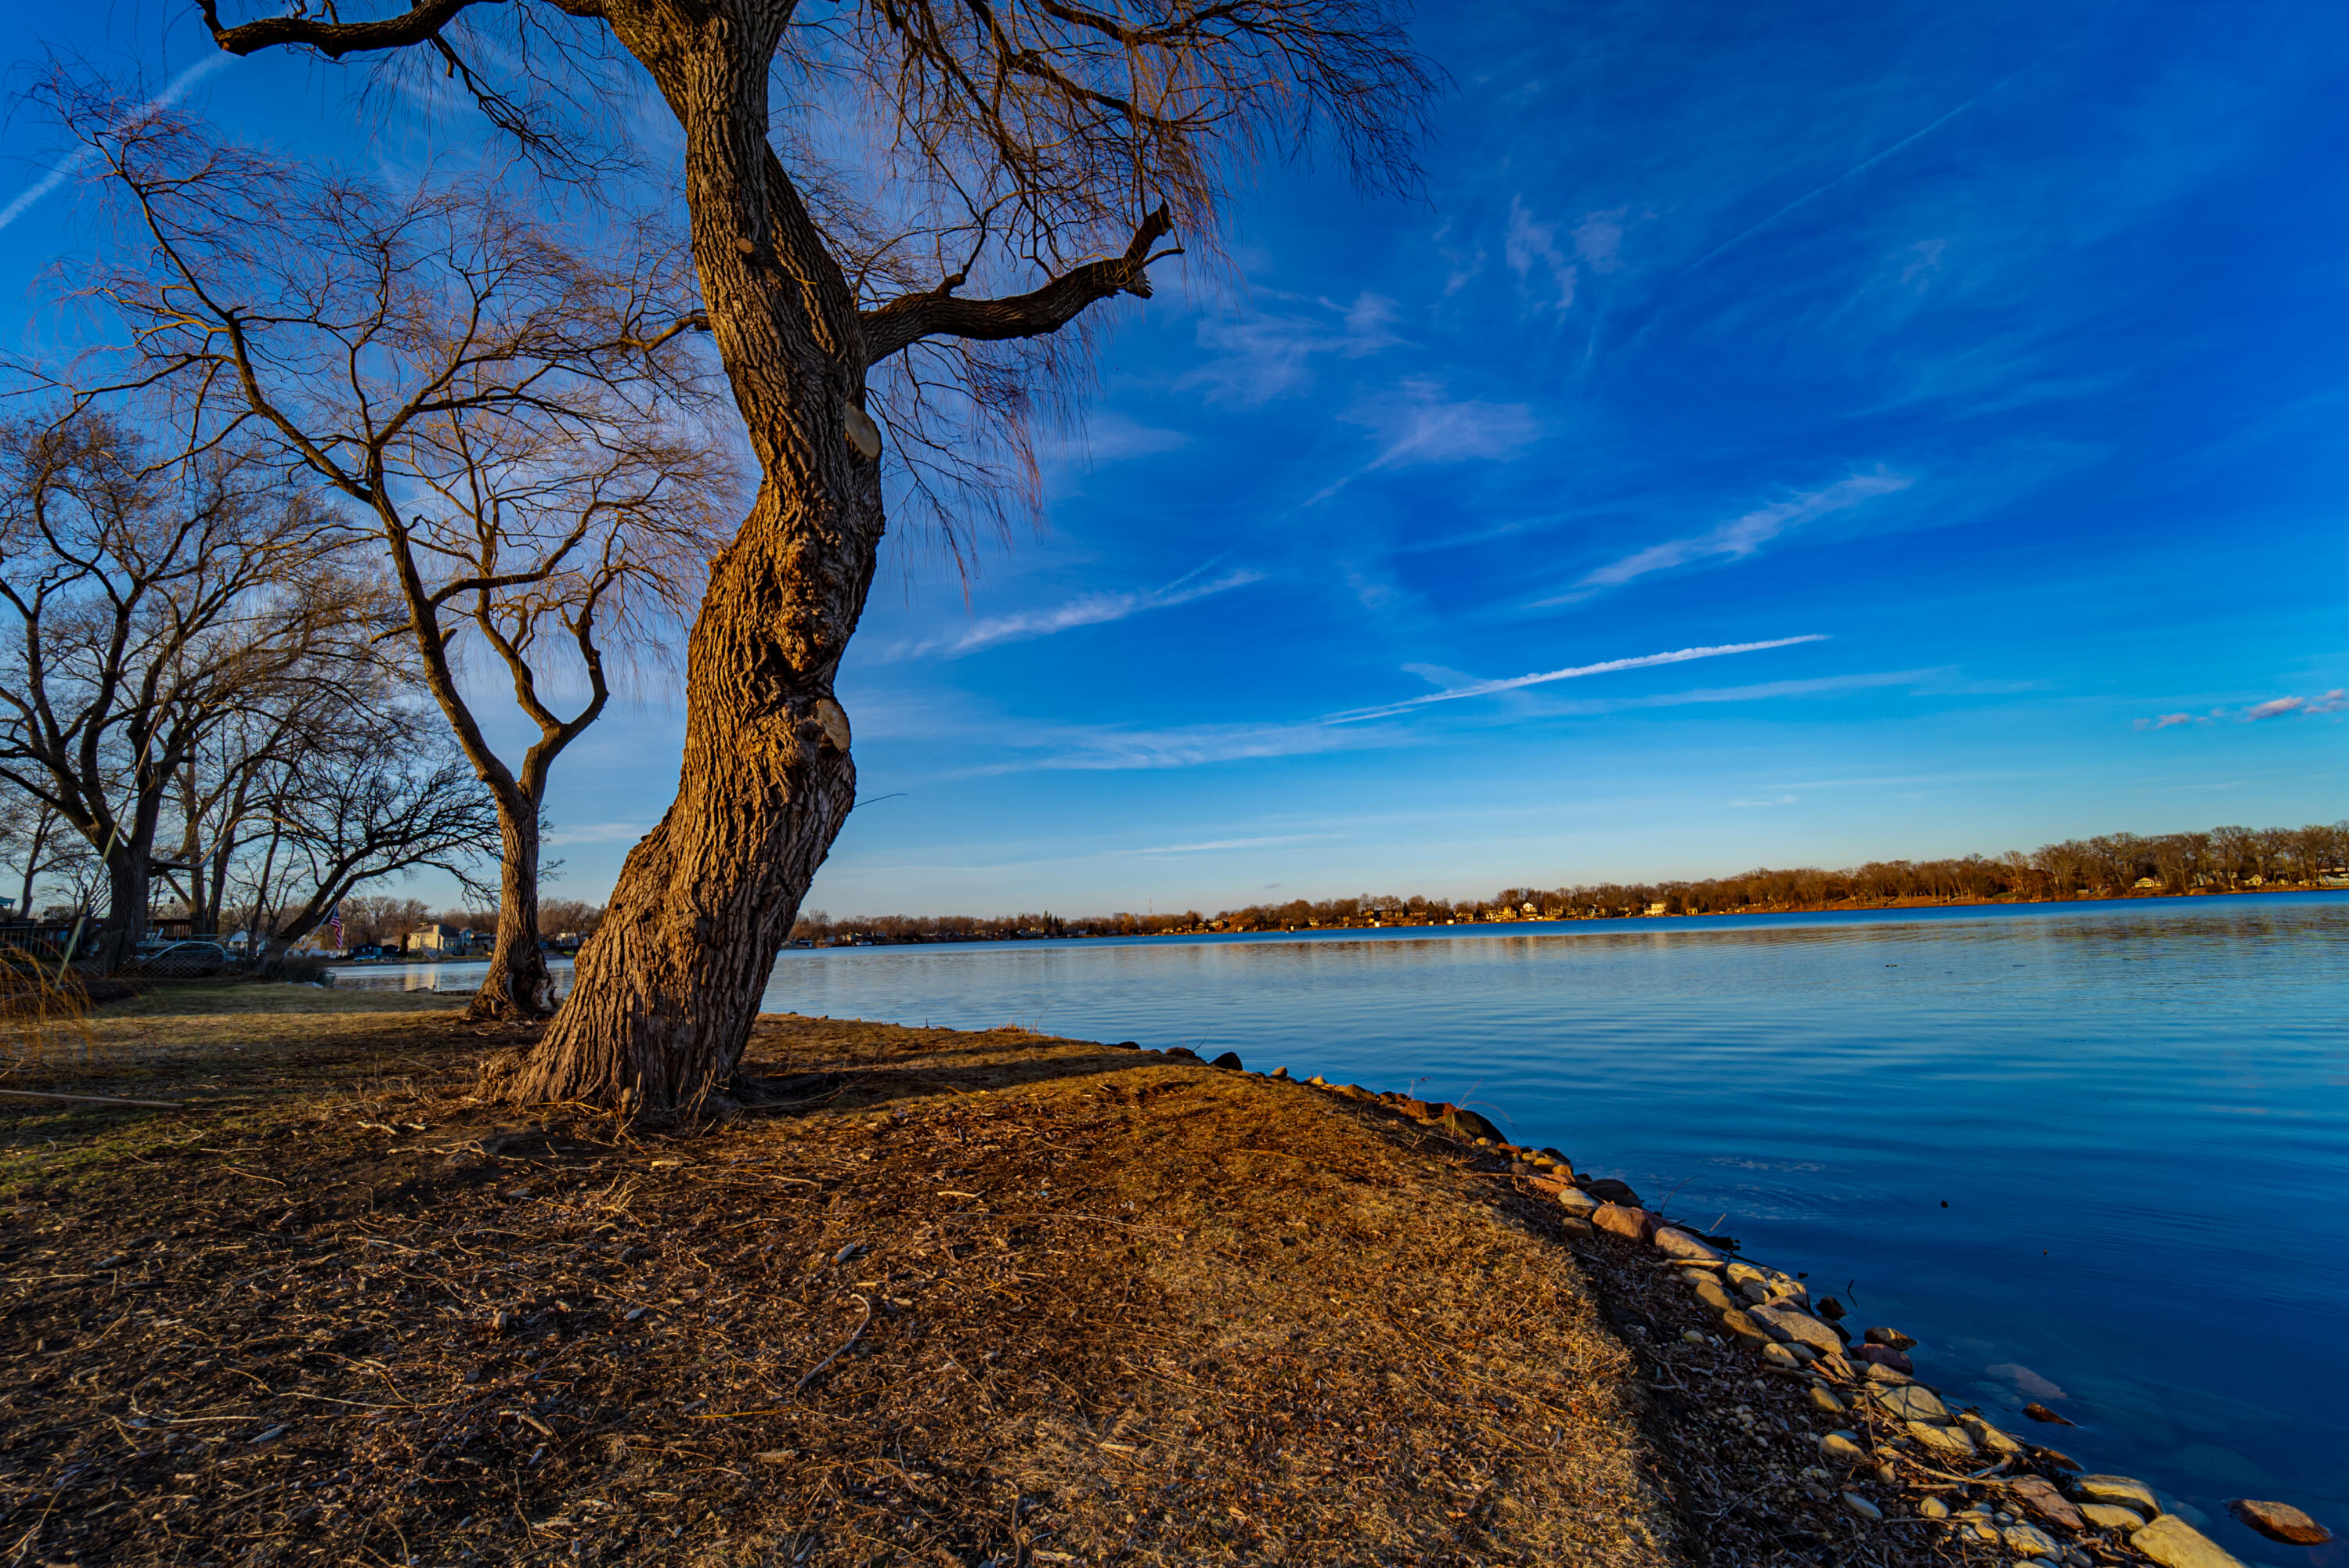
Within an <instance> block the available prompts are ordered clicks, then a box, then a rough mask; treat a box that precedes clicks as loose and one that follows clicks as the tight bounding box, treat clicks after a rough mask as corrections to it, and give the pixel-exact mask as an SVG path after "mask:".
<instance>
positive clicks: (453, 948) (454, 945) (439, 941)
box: [400, 920, 473, 958]
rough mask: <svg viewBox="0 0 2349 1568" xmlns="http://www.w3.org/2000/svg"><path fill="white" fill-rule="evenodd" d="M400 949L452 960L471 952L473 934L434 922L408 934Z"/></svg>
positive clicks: (420, 926)
mask: <svg viewBox="0 0 2349 1568" xmlns="http://www.w3.org/2000/svg"><path fill="white" fill-rule="evenodd" d="M400 947H401V949H402V950H403V951H405V952H409V953H413V954H418V955H419V956H426V957H433V958H454V957H457V956H459V955H460V954H467V953H471V951H472V950H473V934H472V933H471V932H470V931H463V930H460V929H459V928H458V927H456V926H453V925H443V924H442V923H440V922H439V921H437V920H436V921H434V922H433V923H431V924H429V925H419V926H418V927H417V928H416V929H415V930H414V931H411V932H409V934H408V935H407V936H406V937H405V938H403V939H402V940H401V942H400Z"/></svg>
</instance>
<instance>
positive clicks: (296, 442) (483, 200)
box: [50, 78, 743, 1017]
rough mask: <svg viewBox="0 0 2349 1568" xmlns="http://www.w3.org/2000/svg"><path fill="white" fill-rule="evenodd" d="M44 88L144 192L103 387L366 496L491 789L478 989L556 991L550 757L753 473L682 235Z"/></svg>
mask: <svg viewBox="0 0 2349 1568" xmlns="http://www.w3.org/2000/svg"><path fill="white" fill-rule="evenodd" d="M50 90H51V93H52V95H53V97H54V98H56V99H57V102H58V104H59V106H60V107H61V108H63V110H64V112H65V114H66V117H67V120H68V123H69V124H71V125H72V126H74V127H75V128H76V129H78V130H79V131H80V132H81V133H82V134H84V135H85V136H86V137H87V138H88V145H89V146H90V147H91V148H92V149H93V150H95V151H96V152H97V154H98V158H99V160H101V162H102V165H103V167H104V168H105V170H107V171H108V174H109V183H110V184H111V185H112V186H113V188H114V189H115V190H116V191H119V192H120V193H121V194H122V195H123V196H124V197H125V198H126V201H125V206H126V207H127V210H128V213H129V218H130V222H129V223H128V224H127V225H126V228H127V231H128V236H129V243H128V244H126V245H125V246H124V247H123V251H122V253H121V255H120V257H119V260H118V262H117V264H116V266H115V268H114V270H113V271H112V272H111V273H109V275H108V277H107V281H106V283H105V284H104V285H103V286H102V288H100V289H99V290H98V293H99V294H102V295H103V297H104V298H105V299H106V300H107V301H108V302H109V304H111V305H112V306H113V307H114V308H115V309H116V310H117V311H118V312H119V313H120V314H121V315H123V316H125V317H126V318H127V326H128V331H127V334H126V337H127V341H128V342H129V344H131V345H133V346H135V347H134V349H133V350H132V351H131V352H130V353H129V355H128V356H125V357H126V358H127V360H128V363H127V365H118V366H115V367H114V368H115V369H116V372H117V374H118V375H119V377H120V379H119V380H116V381H114V382H113V383H112V384H111V386H110V387H109V386H108V384H107V383H106V382H104V381H102V380H101V381H100V382H98V386H99V387H104V388H107V389H111V390H118V391H124V390H129V389H131V388H138V389H141V390H145V391H148V392H150V393H151V392H156V391H161V392H163V393H165V394H166V395H167V396H168V397H169V398H170V400H171V405H172V407H174V408H175V410H177V412H178V413H179V415H180V416H181V418H183V419H184V420H185V422H186V423H187V425H188V426H189V428H191V429H193V430H194V431H196V432H197V433H198V437H199V439H202V438H205V437H206V436H207V435H208V434H209V433H210V432H212V431H213V430H228V429H235V430H237V431H238V432H239V438H241V439H243V440H245V441H247V442H259V443H264V444H266V445H268V446H269V447H271V448H272V449H274V450H275V451H276V452H277V453H278V454H279V456H280V458H281V459H282V461H283V462H284V464H285V467H286V469H288V470H289V471H290V472H291V473H292V474H293V475H294V476H295V478H296V479H297V480H301V481H304V482H306V483H307V484H310V485H314V486H317V487H320V488H321V489H322V490H323V491H324V492H325V494H326V497H327V498H329V499H330V500H332V501H334V502H336V503H338V504H347V505H350V506H351V507H352V508H353V510H355V511H358V512H359V513H360V514H361V515H364V516H365V517H367V519H368V520H369V521H371V522H372V524H373V526H374V531H375V534H376V538H377V541H378V544H379V545H380V547H381V549H382V551H383V552H384V556H385V559H386V561H387V562H388V565H389V568H390V575H391V581H392V583H393V584H394V586H395V588H396V591H397V597H398V604H399V614H400V616H401V620H400V624H399V626H398V634H400V635H401V636H402V637H403V638H404V639H405V640H406V641H408V642H409V644H410V645H412V647H413V650H414V653H415V655H416V659H417V663H418V667H419V669H420V671H421V673H422V677H423V680H424V683H425V686H427V688H428V689H429V691H430V692H431V694H432V696H433V697H434V699H435V700H436V701H437V702H438V703H439V705H440V710H441V712H442V713H443V714H444V715H445V716H446V717H447V719H448V722H449V724H450V727H451V729H452V730H453V731H454V733H455V735H456V738H457V742H458V744H459V745H460V747H461V748H462V749H463V751H464V754H465V756H466V758H467V759H468V760H469V761H470V762H471V765H472V768H473V769H474V771H475V772H476V773H477V774H478V775H479V776H480V778H481V781H482V783H483V784H484V785H485V786H486V787H487V788H488V789H489V792H490V795H491V797H492V799H494V800H495V801H496V803H497V809H498V819H499V832H500V837H501V839H502V843H503V853H502V857H501V862H500V863H501V871H500V893H499V900H498V926H497V942H496V946H495V948H494V950H493V951H492V954H491V961H490V966H489V974H488V975H487V976H486V978H485V979H484V981H483V983H482V985H481V989H480V990H479V991H478V992H477V993H475V995H474V998H473V1001H472V1004H471V1013H472V1016H475V1017H490V1016H544V1015H545V1014H546V1013H548V1012H550V1011H552V1010H553V1007H554V986H553V982H552V979H551V977H550V975H549V974H548V972H547V965H546V960H545V957H544V954H543V949H542V947H541V945H540V936H539V921H538V883H539V870H540V858H541V832H542V823H543V816H544V813H545V809H546V794H547V787H548V783H549V779H550V777H551V775H552V773H553V770H554V764H555V761H556V759H557V758H559V757H560V756H561V755H562V754H563V752H564V749H565V748H568V747H569V746H570V745H571V744H572V743H573V742H574V741H575V740H576V739H578V738H579V737H580V736H581V735H582V734H583V733H585V730H586V729H587V728H588V727H589V726H590V725H592V724H594V723H595V720H596V719H597V717H600V716H601V715H602V714H603V712H604V711H605V707H606V706H607V704H608V703H609V701H610V698H611V695H612V683H613V676H614V669H613V665H614V662H615V661H616V660H626V659H628V658H630V657H632V656H635V655H639V654H642V653H645V652H647V651H648V650H649V651H653V652H657V651H658V650H660V649H661V648H662V647H663V646H664V645H665V640H666V638H667V634H670V633H671V632H672V631H673V629H674V628H676V627H678V625H680V624H682V622H683V621H684V620H685V618H686V617H687V616H688V615H689V614H691V612H692V609H693V605H694V603H695V602H696V601H697V600H698V598H699V596H700V593H701V588H702V584H703V582H704V576H705V573H706V569H707V565H708V562H709V556H710V555H711V553H712V552H714V551H715V550H716V548H717V547H718V546H719V543H720V542H722V539H723V537H724V533H725V531H726V525H725V524H724V523H723V521H722V519H723V518H724V516H725V511H726V509H728V508H730V507H731V506H733V505H735V504H738V502H739V497H740V492H741V490H742V489H743V487H742V486H741V484H740V481H739V480H738V478H737V476H736V474H735V472H734V466H735V465H734V464H733V462H732V461H731V459H730V458H729V456H728V453H727V448H726V447H725V445H724V444H723V443H722V442H720V441H719V440H716V439H713V438H710V437H709V435H708V434H706V433H704V431H703V428H702V426H701V423H700V420H699V416H700V415H702V414H703V413H704V412H705V410H706V409H707V407H708V405H709V402H710V400H711V397H712V395H713V394H712V391H711V389H710V388H709V387H707V386H706V385H705V379H704V377H701V376H699V375H698V374H697V373H696V368H695V363H694V360H693V357H692V356H691V354H690V353H689V351H688V342H689V339H688V335H690V334H693V333H695V332H696V331H697V329H698V328H700V327H701V326H702V325H704V324H703V321H702V317H701V316H700V314H699V312H698V308H697V306H696V305H695V303H694V300H693V296H692V290H691V286H690V278H689V275H688V266H687V263H686V261H685V258H684V256H683V255H682V253H681V250H680V248H679V247H678V246H677V245H676V244H675V243H673V242H670V243H664V242H663V241H662V239H661V237H660V232H659V230H658V228H657V225H654V224H651V223H636V224H624V225H612V226H609V227H607V228H606V229H605V231H604V232H602V233H600V234H598V235H597V236H595V239H594V241H593V242H590V241H587V240H584V239H583V238H582V237H581V236H580V235H579V234H578V233H576V232H564V231H562V230H560V229H558V228H555V227H553V226H550V225H548V224H546V223H544V222H534V221H533V220H531V219H530V218H528V217H526V216H524V215H523V214H521V213H520V212H518V211H516V209H515V207H514V205H513V203H512V201H511V200H509V199H508V197H507V196H506V195H505V194H503V193H502V192H501V191H500V190H499V189H498V188H497V187H496V186H495V185H494V184H493V183H491V182H488V181H481V180H467V181H448V182H441V183H437V184H429V185H425V186H420V187H416V188H411V189H408V190H404V191H390V190H387V189H385V188H383V187H382V186H380V185H379V184H378V183H376V182H372V181H357V180H352V179H347V178H341V177H336V176H333V175H329V174H326V173H323V172H321V171H319V170H312V169H305V168H303V167H300V166H295V165H290V164H287V163H285V162H283V161H280V160H274V159H271V158H268V157H265V156H263V155H261V154H259V153H256V152H254V151H252V150H247V149H242V148H237V147H233V146H228V145H223V144H222V143H220V142H219V141H217V140H216V139H213V138H212V136H211V135H210V134H209V133H208V132H207V130H206V129H205V128H204V127H203V126H202V124H201V123H200V122H197V121H195V120H193V119H189V118H187V117H183V116H181V115H176V114H172V113H170V112H167V111H160V110H151V109H150V110H149V111H147V112H145V113H137V112H131V111H129V109H128V108H127V107H126V105H125V104H124V103H122V102H120V101H119V100H116V99H113V98H109V97H107V96H105V95H104V94H102V93H95V92H91V91H88V90H87V89H81V88H75V87H74V86H72V85H71V84H70V83H69V82H67V81H66V80H65V79H64V78H53V79H52V84H51V88H50ZM469 659H470V660H471V661H472V662H473V663H474V664H475V665H477V666H479V667H478V668H477V669H475V670H471V671H469V670H468V669H466V668H465V665H466V662H467V661H468V660H469ZM468 676H476V677H478V678H476V679H471V680H469V679H468ZM500 684H502V685H503V686H505V687H506V689H507V690H508V691H509V692H510V694H511V696H512V701H513V703H514V705H515V706H516V707H518V708H520V709H521V711H522V715H523V718H524V719H525V721H526V722H527V723H528V724H529V725H530V726H531V727H533V729H534V730H535V731H536V734H535V737H534V738H533V739H532V740H531V741H530V742H529V744H528V745H527V746H526V747H525V748H523V749H522V754H521V756H520V757H519V758H512V757H509V756H508V755H506V754H505V753H504V752H502V750H501V748H500V747H499V745H498V744H497V742H496V740H495V739H494V738H493V735H492V730H493V725H492V722H491V710H490V708H489V707H486V706H485V703H484V696H485V693H484V691H483V687H484V686H487V687H488V688H489V690H490V691H492V692H493V691H494V688H495V686H498V685H500ZM491 700H492V701H494V698H493V697H492V698H491Z"/></svg>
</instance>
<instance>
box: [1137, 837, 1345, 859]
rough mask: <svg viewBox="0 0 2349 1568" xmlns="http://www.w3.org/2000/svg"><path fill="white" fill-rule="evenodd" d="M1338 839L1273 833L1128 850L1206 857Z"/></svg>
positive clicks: (1138, 853) (1146, 853)
mask: <svg viewBox="0 0 2349 1568" xmlns="http://www.w3.org/2000/svg"><path fill="white" fill-rule="evenodd" d="M1335 837H1337V835H1336V834H1334V833H1273V834H1268V835H1267V836H1265V837H1263V838H1256V839H1209V840H1207V841H1205V842H1202V843H1196V844H1158V845H1155V846H1154V847H1152V848H1150V849H1146V850H1128V851H1125V852H1126V853H1127V854H1132V855H1204V854H1216V853H1220V852H1222V851H1228V850H1262V849H1269V848H1271V847H1272V846H1273V845H1275V844H1309V843H1315V842H1319V841H1321V840H1324V839H1332V838H1335Z"/></svg>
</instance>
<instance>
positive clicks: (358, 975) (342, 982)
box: [334, 958, 571, 996]
mask: <svg viewBox="0 0 2349 1568" xmlns="http://www.w3.org/2000/svg"><path fill="white" fill-rule="evenodd" d="M546 968H547V973H548V974H549V975H552V976H553V977H554V994H555V995H557V996H564V995H569V994H570V991H571V960H570V959H568V958H549V959H548V960H547V961H546ZM489 972H490V965H489V960H487V959H485V958H476V959H471V960H467V961H461V962H455V963H436V964H348V965H343V966H341V967H339V968H337V969H336V970H335V971H334V976H335V989H336V990H337V991H456V992H464V991H478V990H480V989H481V981H482V979H483V977H484V976H486V975H488V974H489Z"/></svg>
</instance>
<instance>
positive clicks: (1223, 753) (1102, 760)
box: [868, 634, 1933, 774]
mask: <svg viewBox="0 0 2349 1568" xmlns="http://www.w3.org/2000/svg"><path fill="white" fill-rule="evenodd" d="M1825 641H1826V637H1825V635H1824V634H1808V635H1805V636H1799V637H1778V638H1774V639H1771V640H1769V641H1766V642H1758V643H1727V644H1722V645H1716V646H1713V647H1702V648H1679V649H1675V650H1674V651H1672V652H1671V653H1663V654H1643V655H1639V656H1637V657H1633V658H1624V659H1608V660H1605V661H1603V662H1601V663H1599V664H1593V665H1576V666H1574V667H1572V668H1570V669H1563V670H1549V671H1545V672H1543V673H1541V674H1538V675H1529V676H1511V677H1509V678H1507V679H1505V680H1488V681H1475V682H1471V683H1469V684H1467V685H1464V686H1452V687H1447V688H1446V689H1444V690H1443V691H1439V692H1432V693H1430V694H1428V695H1427V696H1419V697H1411V698H1406V699H1405V700H1403V701H1401V702H1394V703H1386V704H1382V705H1380V706H1378V707H1361V708H1346V709H1342V710H1340V711H1339V712H1336V713H1327V714H1323V715H1321V716H1320V717H1318V718H1309V719H1303V720H1295V721H1290V722H1286V723H1282V722H1272V723H1263V724H1216V725H1188V726H1175V727H1165V728H1154V729H1140V728H1129V727H1120V726H1100V727H1087V726H1072V725H1061V726H1044V727H1039V726H1035V725H1020V726H1017V727H1008V726H1003V725H995V726H992V727H990V730H989V733H990V735H991V736H993V737H997V738H999V737H1000V736H1001V735H1003V734H1004V733H1005V732H1006V731H1007V730H1011V731H1013V732H1015V733H1017V734H1018V736H1019V745H1020V747H1021V748H1022V749H1023V750H1025V751H1026V752H1027V753H1028V755H1026V756H1024V757H1016V758H1004V759H1002V760H1000V761H998V762H995V763H991V764H988V765H986V766H983V767H980V768H978V769H974V770H973V771H975V772H978V773H982V774H996V773H1011V772H1020V771H1025V770H1028V769H1073V770H1081V771H1092V770H1102V771H1106V770H1113V769H1156V768H1197V767H1204V766H1206V765H1209V764H1213V763H1218V762H1247V761H1258V760H1264V759H1268V758H1276V757H1304V756H1311V755H1314V754H1317V753H1320V752H1329V751H1340V750H1357V749H1363V748H1378V747H1387V746H1401V745H1405V744H1408V743H1409V742H1410V740H1411V738H1412V732H1411V730H1410V729H1409V728H1408V727H1402V726H1393V725H1380V724H1376V723H1373V722H1371V721H1373V720H1379V719H1389V718H1400V717H1405V716H1407V715H1410V714H1413V713H1416V712H1418V711H1419V710H1420V709H1422V708H1424V707H1429V706H1430V705H1432V704H1435V703H1444V702H1458V701H1461V700H1463V699H1464V698H1468V697H1475V696H1493V695H1495V694H1498V693H1503V692H1513V691H1519V690H1523V689H1524V688H1526V687H1527V686H1542V685H1546V684H1548V683H1551V682H1556V681H1565V680H1576V679H1580V678H1582V677H1585V676H1598V675H1609V674H1613V673H1615V672H1617V671H1621V670H1636V669H1649V668H1653V667H1655V666H1658V665H1677V664H1685V663H1688V662H1690V661H1692V660H1696V659H1711V658H1722V657H1726V656H1728V655H1734V654H1750V653H1760V652H1763V651H1764V650H1765V649H1770V648H1785V647H1793V646H1795V645H1799V644H1803V643H1818V642H1825ZM1932 673H1933V672H1930V671H1900V672H1896V673H1894V674H1892V675H1889V676H1851V677H1829V679H1827V680H1826V681H1797V682H1776V683H1772V684H1770V685H1767V686H1750V687H1744V688H1727V689H1723V690H1715V691H1698V692H1692V693H1686V694H1682V695H1680V696H1661V697H1654V698H1634V699H1627V701H1626V703H1625V704H1624V706H1639V705H1647V706H1661V705H1665V704H1670V703H1672V702H1674V701H1686V702H1736V701H1744V700H1763V699H1766V698H1769V697H1773V696H1799V695H1804V694H1806V693H1807V692H1811V691H1817V690H1826V689H1827V688H1828V687H1829V686H1832V685H1833V684H1834V683H1835V681H1836V680H1837V679H1841V680H1842V681H1843V682H1844V683H1845V684H1847V685H1853V686H1858V685H1868V684H1885V683H1888V682H1890V681H1893V680H1907V679H1911V678H1916V677H1919V676H1926V675H1930V674H1932ZM869 727H870V726H868V728H869Z"/></svg>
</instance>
